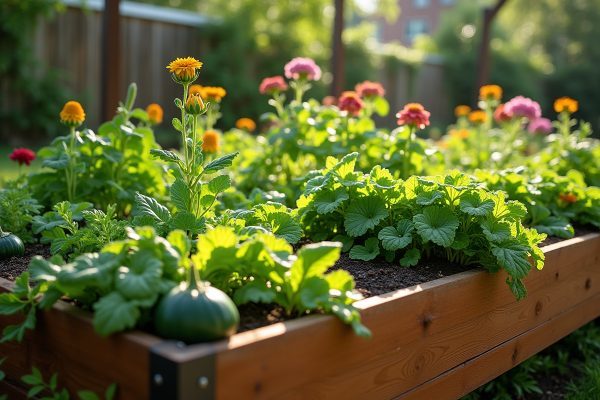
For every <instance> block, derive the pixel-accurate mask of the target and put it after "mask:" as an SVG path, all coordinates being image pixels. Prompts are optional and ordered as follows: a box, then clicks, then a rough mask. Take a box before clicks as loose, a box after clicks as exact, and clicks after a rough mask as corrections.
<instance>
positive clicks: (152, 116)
mask: <svg viewBox="0 0 600 400" xmlns="http://www.w3.org/2000/svg"><path fill="white" fill-rule="evenodd" d="M146 114H148V119H149V120H150V122H152V123H153V124H160V123H162V119H163V109H162V107H161V106H159V105H158V104H156V103H152V104H150V105H148V107H146Z"/></svg>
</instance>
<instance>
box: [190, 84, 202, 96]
mask: <svg viewBox="0 0 600 400" xmlns="http://www.w3.org/2000/svg"><path fill="white" fill-rule="evenodd" d="M193 94H199V95H200V96H202V86H200V85H191V86H190V88H189V90H188V95H189V96H191V95H193Z"/></svg>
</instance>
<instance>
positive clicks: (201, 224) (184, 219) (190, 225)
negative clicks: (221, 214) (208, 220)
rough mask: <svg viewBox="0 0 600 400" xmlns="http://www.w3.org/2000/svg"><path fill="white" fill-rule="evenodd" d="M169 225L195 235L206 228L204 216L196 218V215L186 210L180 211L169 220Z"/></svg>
mask: <svg viewBox="0 0 600 400" xmlns="http://www.w3.org/2000/svg"><path fill="white" fill-rule="evenodd" d="M169 226H170V227H172V228H175V229H181V230H182V231H185V232H191V233H192V235H197V234H199V233H201V232H203V231H204V229H206V225H205V220H204V218H200V219H196V216H195V215H194V214H192V213H190V212H187V211H180V212H178V213H177V214H175V216H174V217H173V218H172V219H171V220H170V221H169Z"/></svg>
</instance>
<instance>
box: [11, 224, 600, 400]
mask: <svg viewBox="0 0 600 400" xmlns="http://www.w3.org/2000/svg"><path fill="white" fill-rule="evenodd" d="M544 253H545V254H546V265H545V267H544V269H543V270H542V271H537V270H534V271H532V272H531V274H530V276H529V277H527V278H526V279H525V284H526V286H527V290H528V291H529V295H528V296H527V297H526V298H525V299H523V300H521V301H520V302H516V301H515V298H514V296H513V295H512V293H510V291H509V290H508V287H507V285H506V283H505V280H506V274H505V273H503V272H501V273H498V274H495V275H491V274H489V273H488V272H486V271H484V270H481V269H474V270H471V271H467V272H463V273H460V274H457V275H453V276H449V277H445V278H441V279H438V280H435V281H431V282H427V283H424V284H422V285H418V286H413V287H410V288H407V289H402V290H398V291H395V292H391V293H387V294H385V295H381V296H377V297H372V298H369V299H366V300H362V301H360V302H358V303H356V306H357V307H358V308H360V309H361V310H362V311H361V314H362V318H363V322H364V324H365V325H366V326H367V327H369V328H370V329H371V330H372V332H373V338H372V339H370V340H367V339H363V338H359V337H356V336H355V335H354V334H353V332H352V330H351V329H350V328H349V327H348V326H346V325H344V324H343V323H341V322H340V321H338V320H337V319H336V318H335V317H333V316H323V315H314V316H309V317H305V318H301V319H298V320H293V321H288V322H285V323H278V324H275V325H272V326H268V327H264V328H260V329H256V330H254V331H249V332H245V333H241V334H237V335H235V336H233V337H231V338H230V339H229V340H222V341H218V342H215V343H211V344H201V345H192V346H183V347H178V346H177V345H176V344H175V343H174V342H167V341H163V340H161V339H160V338H157V337H155V336H152V335H149V334H146V333H143V332H131V333H127V334H119V335H114V336H112V337H109V338H105V339H102V338H100V337H98V336H97V335H96V334H95V333H94V331H93V328H92V324H91V315H90V314H89V313H86V312H84V311H82V310H80V309H77V308H76V307H73V306H70V305H68V304H66V303H61V304H57V305H56V306H55V307H54V308H53V309H52V310H50V311H49V312H43V313H39V315H38V325H37V328H36V330H35V331H33V332H28V333H27V334H26V336H25V339H24V341H23V343H21V344H16V343H4V344H2V345H0V357H3V356H8V358H7V360H6V361H5V363H4V364H3V365H2V367H1V369H2V370H4V371H5V372H6V373H7V380H6V382H4V383H2V384H1V385H0V393H3V392H7V393H10V394H12V395H13V397H9V398H11V399H19V398H25V397H24V395H23V394H22V393H23V392H22V388H19V387H18V385H17V383H16V382H18V381H19V380H20V377H21V376H22V375H24V374H27V373H29V372H30V371H31V366H36V367H38V368H39V369H40V370H41V371H42V372H43V374H44V376H45V377H46V378H49V377H50V375H51V374H52V373H53V372H58V374H59V386H62V385H64V386H65V387H67V388H68V389H69V390H70V391H72V393H73V394H74V393H75V392H76V391H77V390H82V389H90V390H94V391H96V392H97V393H102V392H103V391H104V390H105V388H106V387H107V386H108V385H109V384H110V383H112V382H117V383H118V388H119V389H118V398H119V399H127V400H129V399H161V400H165V399H186V400H187V399H192V398H193V399H220V400H229V399H278V400H279V399H281V400H284V399H285V400H288V399H304V398H311V399H337V398H340V399H341V398H343V399H392V398H395V399H436V400H444V399H458V398H459V397H461V396H463V395H464V394H466V393H468V392H470V391H472V390H473V389H475V388H477V387H478V386H480V385H482V384H484V383H486V382H488V381H489V380H491V379H493V378H495V377H496V376H498V375H499V374H501V373H503V372H505V371H507V370H508V369H510V368H512V367H514V366H515V365H517V364H519V363H520V362H522V361H524V360H525V359H527V358H528V357H530V356H532V355H534V354H535V353H537V352H539V351H540V350H542V349H544V348H545V347H547V346H549V345H551V344H552V343H554V342H556V341H557V340H559V339H561V338H562V337H564V336H566V335H568V334H569V333H571V332H572V331H574V330H575V329H577V328H579V327H581V326H582V325H584V324H585V323H587V322H589V321H591V320H593V319H594V318H597V317H598V316H600V260H599V257H600V234H589V235H586V236H583V237H580V238H575V239H571V240H567V241H563V242H560V243H556V244H553V245H550V246H547V247H545V248H544ZM11 285H12V283H11V282H9V281H6V280H1V281H0V291H7V290H10V287H11ZM19 318H20V317H14V316H13V317H6V316H0V326H1V327H2V328H3V327H4V326H6V325H9V324H13V323H15V322H18V321H19ZM19 396H21V397H19Z"/></svg>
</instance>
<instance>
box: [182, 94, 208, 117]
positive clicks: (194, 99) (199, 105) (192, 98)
mask: <svg viewBox="0 0 600 400" xmlns="http://www.w3.org/2000/svg"><path fill="white" fill-rule="evenodd" d="M185 110H186V111H187V112H188V113H189V114H192V115H200V114H203V113H204V111H205V110H204V102H203V101H202V97H200V94H199V93H194V94H190V95H189V96H188V99H187V101H186V103H185Z"/></svg>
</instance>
